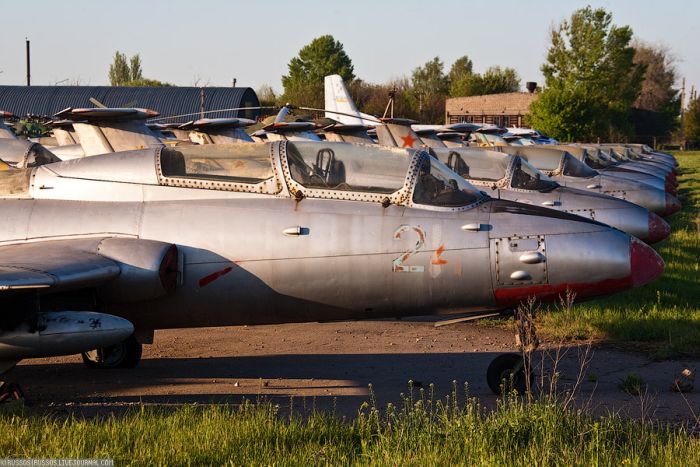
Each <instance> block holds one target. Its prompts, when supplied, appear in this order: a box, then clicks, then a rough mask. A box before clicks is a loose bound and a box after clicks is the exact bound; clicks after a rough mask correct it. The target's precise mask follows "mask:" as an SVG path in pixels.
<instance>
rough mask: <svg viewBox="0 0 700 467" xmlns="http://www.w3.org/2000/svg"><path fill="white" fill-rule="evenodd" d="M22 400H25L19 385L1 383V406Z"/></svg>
mask: <svg viewBox="0 0 700 467" xmlns="http://www.w3.org/2000/svg"><path fill="white" fill-rule="evenodd" d="M22 399H24V393H23V392H22V388H20V387H19V385H18V384H16V383H6V382H4V381H0V404H2V403H3V402H9V401H18V400H22Z"/></svg>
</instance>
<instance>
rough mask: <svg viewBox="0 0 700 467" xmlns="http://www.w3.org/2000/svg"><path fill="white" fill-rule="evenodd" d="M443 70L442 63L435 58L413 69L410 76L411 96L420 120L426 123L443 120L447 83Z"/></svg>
mask: <svg viewBox="0 0 700 467" xmlns="http://www.w3.org/2000/svg"><path fill="white" fill-rule="evenodd" d="M443 70H444V65H443V63H442V61H441V60H440V58H439V57H435V58H433V59H432V60H430V61H428V62H426V63H425V64H424V65H423V66H419V67H418V68H416V69H414V70H413V74H412V76H411V83H412V94H413V95H414V96H415V98H416V99H417V100H418V113H419V116H420V120H421V121H424V122H426V123H438V122H440V121H442V120H444V116H445V98H446V96H447V93H448V90H449V81H448V78H447V76H446V75H445V73H444V71H443Z"/></svg>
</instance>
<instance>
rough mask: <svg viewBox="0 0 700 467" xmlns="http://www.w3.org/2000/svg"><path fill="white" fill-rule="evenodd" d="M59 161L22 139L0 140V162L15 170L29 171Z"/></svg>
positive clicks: (34, 144) (49, 152)
mask: <svg viewBox="0 0 700 467" xmlns="http://www.w3.org/2000/svg"><path fill="white" fill-rule="evenodd" d="M60 160H61V159H59V158H58V157H56V155H55V154H53V153H52V152H51V151H49V150H48V149H46V148H45V147H44V146H42V145H41V144H39V143H33V142H31V141H27V140H24V139H0V161H2V162H5V163H6V164H7V165H8V166H10V167H13V168H15V169H30V168H32V167H38V166H40V165H44V164H51V163H53V162H59V161H60Z"/></svg>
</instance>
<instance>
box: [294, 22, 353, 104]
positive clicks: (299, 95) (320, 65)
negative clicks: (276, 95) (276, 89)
mask: <svg viewBox="0 0 700 467" xmlns="http://www.w3.org/2000/svg"><path fill="white" fill-rule="evenodd" d="M287 70H288V73H287V74H286V75H284V76H282V86H284V94H283V95H282V100H283V101H284V102H291V103H293V104H298V105H308V106H311V107H323V103H324V98H323V79H324V77H325V76H326V75H333V74H338V75H340V76H342V77H343V81H352V80H353V79H354V78H355V74H354V68H353V65H352V61H351V60H350V57H349V56H348V55H347V54H346V53H345V50H344V49H343V44H341V43H340V42H338V41H337V40H335V39H334V38H333V36H331V35H325V36H321V37H317V38H315V39H314V40H312V41H311V42H310V43H309V44H307V45H305V46H304V47H302V48H301V50H299V55H298V56H296V57H294V58H292V59H291V60H290V61H289V64H288V65H287Z"/></svg>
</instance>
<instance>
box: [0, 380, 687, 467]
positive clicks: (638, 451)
mask: <svg viewBox="0 0 700 467" xmlns="http://www.w3.org/2000/svg"><path fill="white" fill-rule="evenodd" d="M457 399H458V396H457V390H456V388H455V390H454V391H453V394H452V395H451V396H448V397H447V398H446V399H444V400H438V401H435V400H434V399H433V398H432V397H431V396H430V389H428V391H427V393H426V392H424V391H420V392H415V391H410V392H409V393H408V394H407V395H406V396H405V397H404V398H403V403H402V406H401V407H393V406H389V407H388V408H387V410H382V411H380V410H378V409H377V408H376V407H375V406H373V405H371V404H370V405H367V404H365V405H363V406H362V407H361V408H360V410H359V412H358V415H357V417H356V418H354V419H353V420H344V419H340V418H338V417H335V416H333V415H329V414H322V413H313V414H311V415H310V416H307V417H301V416H299V415H294V414H292V415H284V416H283V415H281V414H280V413H279V409H278V407H277V406H275V405H273V404H271V403H267V402H261V403H256V404H252V403H243V404H241V405H238V406H212V407H208V406H196V405H192V406H185V407H183V408H181V409H178V410H175V411H169V412H165V411H163V410H158V409H145V408H142V409H140V410H134V411H132V412H130V413H128V414H126V415H123V416H119V417H115V416H110V417H108V418H106V419H82V418H76V417H69V418H61V417H57V416H52V415H46V414H31V413H28V412H27V411H26V410H25V409H23V408H21V407H15V408H14V409H7V408H5V409H4V410H3V411H2V412H0V426H2V431H1V434H2V436H0V458H3V457H10V458H27V457H40V458H56V457H60V458H64V457H69V458H113V459H115V460H116V461H117V464H119V465H121V464H129V465H190V464H192V465H229V464H235V465H241V464H255V465H262V464H266V465H273V464H284V465H311V464H332V465H339V464H342V465H347V464H381V465H453V464H467V465H473V464H479V465H593V464H595V465H598V464H602V465H641V464H645V465H646V464H648V465H679V464H683V465H700V449H698V448H700V445H699V444H698V441H697V440H695V439H693V438H692V437H691V436H689V434H688V432H687V431H686V429H685V428H682V427H680V428H671V427H668V426H660V425H653V424H650V423H649V422H646V423H644V422H635V421H631V420H627V419H622V418H619V417H617V416H608V417H604V418H602V419H594V418H593V417H591V416H590V415H588V414H586V413H585V412H583V411H579V410H573V409H569V410H567V409H565V408H563V406H562V405H561V404H557V403H556V401H546V400H542V401H539V402H535V403H532V404H526V403H524V402H523V401H522V400H521V399H520V398H517V397H515V396H508V397H505V398H504V399H502V400H501V401H500V403H499V404H498V406H497V408H496V409H495V410H493V411H485V410H483V409H482V407H481V406H480V405H479V403H478V401H477V400H475V399H471V398H466V399H464V398H462V400H459V401H458V400H457Z"/></svg>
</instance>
